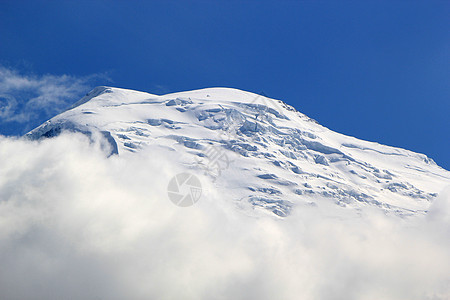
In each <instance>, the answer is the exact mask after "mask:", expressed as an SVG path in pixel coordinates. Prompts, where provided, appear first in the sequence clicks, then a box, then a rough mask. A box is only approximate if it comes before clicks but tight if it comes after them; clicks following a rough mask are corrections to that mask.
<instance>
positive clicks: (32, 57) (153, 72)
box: [0, 0, 450, 169]
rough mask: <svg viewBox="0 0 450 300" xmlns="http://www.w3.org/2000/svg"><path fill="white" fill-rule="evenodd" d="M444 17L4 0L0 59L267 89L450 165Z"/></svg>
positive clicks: (305, 7)
mask: <svg viewBox="0 0 450 300" xmlns="http://www.w3.org/2000/svg"><path fill="white" fill-rule="evenodd" d="M449 16H450V2H449V1H436V2H435V1H420V2H414V1H263V0H262V1H233V0H227V1H213V0H209V1H168V0H166V1H125V0H123V1H70V2H65V1H49V2H45V1H20V0H14V1H5V0H3V1H1V2H0V64H1V65H2V66H4V67H6V68H9V69H13V70H16V71H15V72H20V73H21V74H22V75H23V76H28V75H26V73H27V72H29V73H32V75H30V76H35V77H34V78H38V77H39V76H44V75H47V76H49V75H55V76H60V75H62V74H68V75H72V76H74V77H83V78H86V76H90V75H92V74H107V76H108V77H109V78H110V80H106V79H104V80H103V81H102V79H101V78H97V79H96V80H95V81H96V84H99V85H111V86H118V87H124V88H130V89H137V90H142V91H147V92H150V93H156V94H162V93H168V92H174V91H183V90H192V89H198V88H203V87H216V86H225V87H234V88H239V89H243V90H248V91H252V92H257V93H261V92H264V93H265V94H266V95H268V96H270V97H273V98H277V99H281V100H284V101H285V102H287V103H289V104H290V105H293V106H294V107H296V108H297V109H298V110H299V111H301V112H303V113H305V114H306V115H308V116H310V117H312V118H314V119H316V120H318V121H319V122H320V123H321V124H322V125H324V126H327V127H329V128H330V129H332V130H335V131H338V132H341V133H344V134H348V135H351V136H355V137H358V138H361V139H365V140H371V141H377V142H380V143H383V144H388V145H393V146H398V147H402V148H406V149H409V150H413V151H416V152H421V153H425V154H427V155H428V156H430V157H431V158H433V159H435V160H436V162H437V163H438V164H439V165H441V166H442V167H444V168H446V169H450V155H449V153H450V119H449V114H450V84H449V78H450V68H449V64H450V60H449V51H450V36H449V29H450V17H449ZM17 70H18V71H17ZM90 84H91V83H89V84H87V83H86V84H85V85H83V86H89V87H90ZM92 85H93V83H92ZM86 92H87V91H81V94H84V93H86ZM75 100H77V99H73V101H72V100H70V101H72V102H74V101H75ZM3 101H5V100H3ZM21 101H23V100H21ZM0 105H1V102H0ZM20 107H21V106H20V105H19V106H17V107H16V109H18V110H20ZM0 109H1V108H0ZM0 112H1V110H0ZM3 113H4V114H3V115H4V116H5V115H6V113H5V109H3ZM16 113H17V112H16ZM38 116H39V118H40V119H39V122H41V121H43V120H41V119H43V118H45V117H47V115H46V114H45V113H41V114H38ZM34 122H37V121H36V120H35V121H34ZM33 125H34V124H33ZM21 126H22V127H21ZM24 126H25V125H24V124H20V123H11V122H9V123H5V122H3V123H2V121H1V120H0V133H1V134H6V135H12V134H20V133H23V131H24V128H25V127H26V126H25V127H24ZM29 126H30V124H28V127H29Z"/></svg>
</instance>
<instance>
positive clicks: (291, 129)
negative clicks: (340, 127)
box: [27, 87, 450, 217]
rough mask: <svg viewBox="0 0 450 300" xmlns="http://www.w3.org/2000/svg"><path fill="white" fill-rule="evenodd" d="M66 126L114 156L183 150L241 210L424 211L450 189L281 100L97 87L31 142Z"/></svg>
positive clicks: (396, 154) (438, 174) (387, 150)
mask: <svg viewBox="0 0 450 300" xmlns="http://www.w3.org/2000/svg"><path fill="white" fill-rule="evenodd" d="M64 130H69V131H75V132H81V133H84V134H86V135H88V136H90V137H92V138H95V137H99V138H100V140H101V141H102V147H103V148H104V149H105V151H106V153H107V154H108V155H132V153H133V152H138V151H140V150H142V149H146V151H151V149H152V147H157V148H160V147H163V148H165V149H167V151H176V153H177V154H178V156H179V160H180V163H181V164H182V165H183V166H184V168H185V169H186V170H187V171H188V172H199V171H201V172H202V173H203V174H205V175H206V176H207V177H209V179H210V180H211V181H213V182H214V185H215V186H216V187H217V189H219V190H220V191H223V193H226V194H227V195H228V196H229V198H230V199H232V200H233V201H235V202H236V205H237V206H239V207H241V208H242V209H248V210H250V211H257V212H258V213H261V212H262V213H268V214H271V215H273V214H275V215H277V216H280V217H285V216H287V215H289V213H290V211H291V209H292V208H293V207H294V206H301V205H308V206H310V205H313V206H314V205H332V206H337V207H342V208H347V209H349V210H352V211H356V212H357V211H358V209H359V208H361V207H363V206H373V207H377V208H379V209H381V210H383V211H385V212H386V213H387V214H392V215H398V216H408V215H413V214H422V213H424V212H426V211H427V209H428V207H429V206H430V204H431V202H432V201H433V199H434V198H435V197H436V196H437V195H438V193H439V192H440V191H441V190H442V189H443V188H444V187H446V186H448V185H450V172H449V171H447V170H445V169H443V168H441V167H439V166H438V165H436V164H435V163H434V162H433V160H432V159H430V158H428V157H427V156H425V155H423V154H418V153H414V152H411V151H408V150H404V149H400V148H395V147H390V146H385V145H381V144H378V143H374V142H368V141H363V140H359V139H356V138H353V137H349V136H345V135H342V134H339V133H336V132H333V131H331V130H329V129H327V128H325V127H323V126H321V125H320V124H318V123H317V122H316V121H315V120H313V119H310V118H308V117H307V116H305V115H304V114H302V113H300V112H298V111H296V110H295V109H294V108H293V107H291V106H289V105H287V104H285V103H283V102H282V101H279V100H274V99H269V98H266V97H264V96H260V95H256V94H253V93H249V92H245V91H240V90H236V89H230V88H208V89H202V90H195V91H188V92H181V93H174V94H167V95H163V96H157V95H152V94H148V93H144V92H138V91H132V90H125V89H119V88H110V87H97V88H95V89H94V90H92V91H91V92H90V93H88V94H87V95H86V96H85V97H84V98H82V99H81V100H80V101H78V102H77V103H75V104H74V106H73V107H72V108H71V109H69V110H67V111H65V112H63V113H61V114H60V115H58V116H56V117H54V118H52V119H51V120H49V121H47V122H45V123H44V124H42V125H41V126H39V127H37V128H36V129H34V130H32V131H31V132H30V133H28V134H27V136H28V137H29V138H31V139H41V138H44V137H53V136H57V135H58V134H59V133H61V132H62V131H64ZM174 175H175V174H174Z"/></svg>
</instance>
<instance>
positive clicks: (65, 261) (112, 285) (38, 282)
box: [0, 134, 450, 299]
mask: <svg viewBox="0 0 450 300" xmlns="http://www.w3.org/2000/svg"><path fill="white" fill-rule="evenodd" d="M180 170H181V169H180V167H179V165H178V164H177V163H176V156H173V157H172V156H171V154H170V153H165V152H163V151H161V152H160V153H155V152H152V155H149V154H148V153H145V152H142V153H139V154H130V155H124V156H120V157H119V156H112V157H110V158H106V157H105V155H104V154H103V153H102V152H101V150H100V146H99V145H98V144H89V141H88V139H87V138H84V137H83V136H81V135H65V134H63V135H61V136H59V137H57V138H54V139H48V140H44V141H42V142H30V141H24V140H16V139H11V138H9V139H8V138H0V266H1V271H0V298H1V299H62V298H67V295H70V298H73V299H448V298H449V297H450V288H449V287H450V284H449V283H450V278H449V275H448V274H449V269H450V268H449V267H450V257H449V253H450V236H449V234H450V230H448V228H449V226H450V223H449V221H448V220H449V218H448V216H449V214H450V211H449V209H448V208H449V205H448V201H449V199H448V196H449V194H448V193H447V194H446V193H443V196H441V198H439V199H438V200H436V202H435V203H436V204H435V206H433V207H432V208H431V211H433V213H431V214H430V215H429V216H428V217H427V218H418V219H415V220H413V219H410V220H399V219H391V218H388V217H386V216H383V215H380V214H378V213H376V212H374V211H367V212H366V211H363V212H362V214H363V217H361V218H360V219H351V218H350V219H348V220H341V219H331V218H329V217H324V216H322V214H321V213H320V212H319V210H318V208H314V207H311V208H305V207H304V208H302V209H298V210H295V211H294V212H293V214H292V215H291V216H289V217H288V218H285V219H283V220H278V219H274V218H270V217H260V218H258V217H249V216H246V215H245V214H242V213H240V210H239V209H237V208H236V207H235V206H234V205H233V201H232V199H227V196H226V195H219V194H217V193H216V191H215V189H214V186H213V185H212V184H210V183H208V181H207V180H206V179H202V184H203V186H204V193H203V196H202V199H201V200H200V201H199V202H198V203H196V205H195V206H192V207H189V208H179V207H176V206H174V205H173V204H172V203H171V202H170V201H169V199H168V197H167V193H166V187H167V183H168V182H169V180H170V178H171V177H172V176H173V175H175V174H177V173H178V172H179V171H180Z"/></svg>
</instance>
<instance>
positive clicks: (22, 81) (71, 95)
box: [0, 66, 109, 125]
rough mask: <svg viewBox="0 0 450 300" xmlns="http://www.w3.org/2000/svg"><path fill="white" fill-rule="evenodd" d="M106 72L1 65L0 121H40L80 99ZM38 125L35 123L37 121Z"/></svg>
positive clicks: (104, 76) (104, 77) (104, 78)
mask: <svg viewBox="0 0 450 300" xmlns="http://www.w3.org/2000/svg"><path fill="white" fill-rule="evenodd" d="M100 80H103V81H109V79H108V78H107V77H106V75H100V74H94V75H90V76H85V77H76V76H70V75H60V76H58V75H41V76H37V75H29V74H22V73H21V72H19V71H18V70H15V69H11V68H6V67H3V66H0V123H5V122H18V123H27V122H30V121H36V120H39V121H40V122H42V121H45V119H47V118H50V117H52V116H54V115H55V114H57V113H59V112H61V111H62V110H64V109H66V108H67V107H68V106H70V104H72V103H74V102H76V101H77V100H79V98H80V97H81V96H83V94H85V93H86V92H88V91H89V90H90V89H91V88H92V87H93V85H94V84H95V83H96V82H98V81H100ZM36 125H38V124H36Z"/></svg>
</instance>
